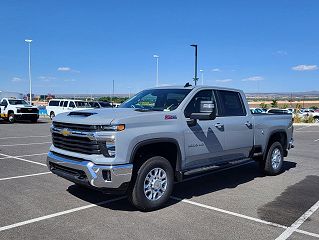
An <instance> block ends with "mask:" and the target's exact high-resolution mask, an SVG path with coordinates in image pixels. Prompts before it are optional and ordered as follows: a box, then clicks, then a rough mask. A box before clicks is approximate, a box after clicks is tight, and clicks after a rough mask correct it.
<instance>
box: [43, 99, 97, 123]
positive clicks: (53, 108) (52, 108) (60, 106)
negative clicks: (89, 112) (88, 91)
mask: <svg viewBox="0 0 319 240" xmlns="http://www.w3.org/2000/svg"><path fill="white" fill-rule="evenodd" d="M92 108H93V107H92V106H91V105H90V104H89V103H88V102H86V101H82V100H72V99H52V100H50V101H49V104H48V106H47V107H46V109H47V114H48V115H49V116H50V118H51V119H53V118H54V117H55V116H56V115H58V114H60V113H64V112H71V111H75V110H86V109H92Z"/></svg>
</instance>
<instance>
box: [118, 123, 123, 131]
mask: <svg viewBox="0 0 319 240" xmlns="http://www.w3.org/2000/svg"><path fill="white" fill-rule="evenodd" d="M124 129H125V125H124V124H119V125H117V127H116V130H117V131H123V130H124Z"/></svg>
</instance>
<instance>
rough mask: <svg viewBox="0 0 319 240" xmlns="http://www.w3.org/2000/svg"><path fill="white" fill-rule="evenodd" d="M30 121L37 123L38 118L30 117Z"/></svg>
mask: <svg viewBox="0 0 319 240" xmlns="http://www.w3.org/2000/svg"><path fill="white" fill-rule="evenodd" d="M30 122H32V123H37V122H38V118H32V119H31V120H30Z"/></svg>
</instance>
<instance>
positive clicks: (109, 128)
mask: <svg viewBox="0 0 319 240" xmlns="http://www.w3.org/2000/svg"><path fill="white" fill-rule="evenodd" d="M124 129H125V125H124V124H117V125H102V126H99V130H101V131H123V130H124Z"/></svg>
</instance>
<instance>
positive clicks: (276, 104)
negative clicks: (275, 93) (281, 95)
mask: <svg viewBox="0 0 319 240" xmlns="http://www.w3.org/2000/svg"><path fill="white" fill-rule="evenodd" d="M270 105H271V107H273V108H277V107H278V101H277V99H273V100H272V102H271V104H270Z"/></svg>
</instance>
